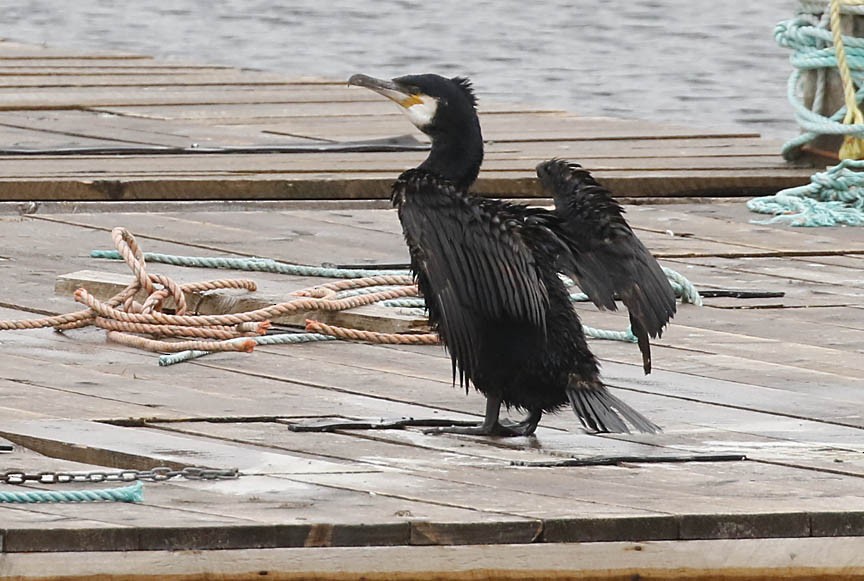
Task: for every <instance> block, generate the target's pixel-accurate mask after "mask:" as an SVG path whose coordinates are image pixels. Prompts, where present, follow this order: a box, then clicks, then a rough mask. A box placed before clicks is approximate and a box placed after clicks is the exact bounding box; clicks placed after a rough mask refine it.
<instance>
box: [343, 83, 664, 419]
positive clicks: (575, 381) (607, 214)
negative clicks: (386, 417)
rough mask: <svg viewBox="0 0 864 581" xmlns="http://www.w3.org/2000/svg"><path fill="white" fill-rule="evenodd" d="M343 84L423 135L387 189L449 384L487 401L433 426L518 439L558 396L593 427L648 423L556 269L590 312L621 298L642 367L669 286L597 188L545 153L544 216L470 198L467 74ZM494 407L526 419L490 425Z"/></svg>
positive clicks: (479, 149) (474, 122)
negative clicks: (418, 149) (607, 374)
mask: <svg viewBox="0 0 864 581" xmlns="http://www.w3.org/2000/svg"><path fill="white" fill-rule="evenodd" d="M348 82H349V84H350V85H357V86H361V87H366V88H369V89H371V90H373V91H376V92H378V93H380V94H382V95H384V96H385V97H387V98H389V99H391V100H393V101H395V102H396V103H398V104H399V105H400V106H401V107H402V109H403V110H404V111H405V113H406V114H407V115H408V118H409V119H410V120H411V122H412V123H414V125H416V126H417V127H418V128H419V129H420V130H421V131H423V132H424V133H425V134H426V135H428V136H429V137H430V139H431V141H432V147H431V152H430V154H429V156H428V157H427V158H426V160H425V161H424V162H423V163H421V164H420V166H418V167H417V168H414V169H410V170H408V171H406V172H404V173H402V175H400V176H399V178H398V179H397V180H396V182H395V183H394V184H393V188H392V202H393V205H394V206H395V207H396V208H397V209H398V213H399V220H400V222H401V223H402V229H403V233H404V236H405V240H406V242H407V243H408V249H409V252H410V256H411V269H412V271H413V272H414V274H415V276H416V279H417V285H418V287H419V289H420V292H421V293H422V294H423V296H424V297H425V298H426V305H427V309H428V313H429V321H430V323H431V325H432V326H433V328H434V329H436V330H437V331H438V334H439V335H440V337H441V341H442V342H443V343H444V345H445V346H446V348H447V350H448V351H449V353H450V357H451V360H452V364H453V379H454V381H455V379H456V377H457V375H458V377H459V380H460V383H461V384H462V385H464V386H466V388H467V386H468V382H470V383H471V384H473V385H474V387H475V388H476V389H478V390H479V391H481V392H482V393H483V394H484V395H485V396H486V415H485V418H484V420H483V422H482V423H480V424H478V425H476V426H467V427H466V426H461V427H448V428H442V429H440V430H439V431H448V432H455V433H467V434H480V435H495V436H517V435H530V434H532V433H533V432H534V430H535V429H536V427H537V424H538V423H539V421H540V418H541V416H542V414H543V412H551V411H556V410H558V409H560V408H561V407H563V406H565V405H567V404H568V403H569V404H570V406H571V407H572V408H573V411H574V412H575V413H576V415H577V416H578V418H579V419H580V420H581V422H582V424H583V425H584V426H585V427H586V428H588V429H589V430H592V431H595V432H628V431H629V428H628V423H629V424H630V425H631V426H632V427H633V428H635V429H637V430H639V431H643V432H655V431H657V430H658V429H659V428H658V427H657V426H656V425H655V424H653V423H652V422H651V421H650V420H648V419H647V418H645V417H644V416H642V415H641V414H640V413H639V412H637V411H636V410H634V409H633V408H631V407H630V406H628V405H627V404H625V403H624V402H622V401H621V400H620V399H618V398H617V397H615V396H614V395H612V394H611V393H610V392H609V391H608V390H607V389H606V387H605V386H604V385H603V382H602V381H601V379H600V374H599V365H598V362H597V360H596V358H595V357H594V355H593V354H592V353H591V351H590V350H589V349H588V345H587V343H586V340H585V336H584V334H583V331H582V325H581V323H580V321H579V317H578V316H577V314H576V312H575V310H574V309H573V308H572V305H571V302H570V297H569V294H568V291H567V289H566V287H565V286H564V283H563V282H562V280H561V278H560V276H559V272H560V273H565V274H569V275H571V276H573V277H574V278H576V280H577V281H578V283H579V285H580V287H581V288H582V290H583V291H584V292H585V293H587V294H588V296H589V297H590V298H591V300H592V301H593V302H594V303H595V304H596V305H597V306H598V307H600V308H605V309H615V299H616V298H620V299H621V300H622V301H623V302H624V304H625V305H626V306H627V307H628V309H629V310H630V320H631V325H632V329H633V332H634V334H635V335H636V336H637V337H638V339H639V346H640V349H641V351H642V353H643V363H644V367H645V371H646V373H647V372H649V371H650V345H649V343H648V337H649V336H651V337H656V336H658V335H659V334H660V332H661V331H662V330H663V327H664V326H665V325H666V323H667V322H668V321H669V319H670V318H671V317H672V316H673V314H674V313H675V295H674V293H673V291H672V288H671V287H670V285H669V282H668V280H667V279H666V277H665V275H664V274H663V271H662V269H661V268H660V266H659V265H658V264H657V262H656V260H655V259H654V257H653V256H651V254H650V252H648V250H647V249H646V248H645V247H644V246H643V245H642V243H641V242H640V241H639V240H638V239H637V238H636V236H635V235H634V234H633V231H632V230H631V229H630V227H629V226H628V225H627V223H626V221H625V220H624V218H623V216H622V209H621V206H620V205H618V203H617V202H616V201H615V200H614V199H613V198H612V197H611V195H610V194H609V192H608V191H607V190H605V189H603V188H602V187H601V186H600V185H599V184H597V183H596V182H595V181H594V180H593V178H592V177H591V176H590V174H589V173H588V172H587V171H585V170H583V169H581V168H580V167H579V166H578V165H576V164H571V163H567V162H565V161H561V160H551V161H548V162H544V163H541V164H540V165H538V166H537V173H538V176H539V178H540V181H541V183H542V184H543V186H544V188H545V189H546V190H547V191H548V192H549V193H550V194H551V195H552V197H553V198H554V199H555V210H554V211H551V210H546V209H544V208H532V207H528V206H523V205H517V204H511V203H508V202H504V201H500V200H493V199H487V198H480V197H476V196H473V195H471V194H470V193H468V188H469V187H470V186H471V184H472V183H473V182H474V181H475V180H476V179H477V175H478V172H479V170H480V165H481V163H482V161H483V137H482V134H481V130H480V123H479V120H478V116H477V111H476V103H477V102H476V98H475V96H474V93H473V90H472V88H471V83H470V82H469V81H468V80H467V79H464V78H459V77H456V78H453V79H448V78H445V77H442V76H439V75H434V74H424V75H409V76H404V77H399V78H396V79H393V80H392V81H386V80H381V79H375V78H372V77H369V76H366V75H354V76H352V77H351V78H350V79H349V81H348ZM501 404H504V405H505V406H507V407H508V408H510V407H515V408H517V409H520V410H525V411H527V413H528V415H527V417H526V418H525V419H524V420H523V421H521V422H519V423H512V422H508V421H506V420H505V421H499V414H500V408H501Z"/></svg>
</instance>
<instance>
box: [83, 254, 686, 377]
mask: <svg viewBox="0 0 864 581" xmlns="http://www.w3.org/2000/svg"><path fill="white" fill-rule="evenodd" d="M90 256H91V257H92V258H106V259H111V260H119V259H120V258H121V256H120V253H119V252H117V251H115V250H93V251H92V252H91V253H90ZM144 260H146V261H148V262H156V263H163V264H172V265H175V266H186V267H198V268H229V269H234V270H252V271H259V272H275V273H280V274H292V275H298V276H320V277H326V278H362V277H367V276H391V275H406V274H409V271H407V270H364V269H348V268H330V267H319V266H306V265H299V264H289V263H285V262H277V261H275V260H271V259H264V258H227V257H201V256H175V255H172V254H159V253H155V252H145V253H144ZM663 271H664V272H665V273H666V276H667V277H669V280H670V283H671V284H672V287H673V288H674V289H675V293H676V296H680V297H682V300H683V301H684V302H689V303H693V304H696V305H701V304H702V299H701V297H700V296H699V293H698V291H697V290H696V287H694V286H693V284H692V283H691V282H690V281H689V280H687V279H686V278H685V277H684V276H682V275H681V274H679V273H677V272H675V271H674V270H672V269H669V268H666V267H663ZM561 278H562V280H563V281H564V282H565V284H568V286H569V285H573V281H572V280H571V279H570V278H568V277H566V276H563V275H562V276H561ZM388 288H395V287H388V286H377V287H370V288H361V289H351V290H347V291H342V292H340V293H338V294H337V297H338V298H346V297H349V296H357V295H363V294H369V293H373V292H380V291H382V290H386V289H388ZM570 298H571V300H573V301H574V302H576V301H587V300H588V295H586V294H585V293H581V292H579V293H572V294H571V295H570ZM380 304H382V305H384V306H388V307H403V308H415V309H422V308H425V302H424V300H423V299H422V298H402V299H391V300H386V301H381V303H380ZM582 328H583V330H584V332H585V334H586V335H587V336H589V337H594V338H597V339H606V340H612V341H627V342H635V341H636V337H635V335H633V333H632V331H631V330H630V329H629V328H628V329H627V330H625V331H609V330H605V329H596V328H594V327H589V326H587V325H583V326H582ZM247 339H248V338H246V337H244V338H241V339H233V340H234V341H245V340H247ZM252 340H253V341H255V343H256V344H257V345H284V344H297V343H308V342H311V341H333V340H337V338H336V337H331V336H330V335H321V334H318V333H287V334H280V335H264V336H260V337H252ZM210 353H211V352H210V351H198V350H190V351H181V352H179V353H170V354H167V355H162V356H161V357H159V365H160V366H163V367H167V366H170V365H175V364H177V363H181V362H184V361H190V360H192V359H197V358H199V357H204V356H205V355H209V354H210Z"/></svg>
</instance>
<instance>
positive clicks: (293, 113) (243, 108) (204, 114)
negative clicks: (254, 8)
mask: <svg viewBox="0 0 864 581" xmlns="http://www.w3.org/2000/svg"><path fill="white" fill-rule="evenodd" d="M0 64H2V63H0ZM0 70H2V68H0ZM285 82H286V83H291V84H296V82H295V81H294V80H292V79H286V81H285ZM96 110H98V111H103V112H107V113H112V114H116V115H122V116H130V117H141V118H149V119H160V120H172V121H174V120H205V121H210V122H219V123H246V122H254V123H263V122H264V121H265V120H266V119H271V118H277V119H278V118H283V117H306V116H311V117H325V116H334V117H347V116H359V115H375V116H378V115H387V116H401V115H402V113H401V112H400V111H399V109H398V108H397V107H396V106H394V105H393V104H392V103H389V102H387V101H386V100H384V99H378V100H370V101H357V102H352V103H350V105H349V104H345V103H338V102H335V103H331V102H327V101H320V102H309V103H293V104H292V105H291V106H290V107H286V106H284V105H276V104H270V103H253V104H230V103H226V104H221V105H220V104H213V105H195V104H190V105H185V106H182V107H179V106H176V105H158V104H156V105H150V106H130V107H110V106H109V107H99V108H98V109H96ZM527 112H536V113H551V112H553V111H550V110H547V109H542V108H537V107H532V106H525V105H512V104H508V103H498V102H494V101H490V102H488V103H484V104H483V106H482V107H481V108H480V114H481V115H487V114H507V113H519V114H525V113H527ZM554 112H557V113H561V112H560V111H554ZM775 153H776V152H775Z"/></svg>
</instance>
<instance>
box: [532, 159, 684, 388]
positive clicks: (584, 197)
mask: <svg viewBox="0 0 864 581" xmlns="http://www.w3.org/2000/svg"><path fill="white" fill-rule="evenodd" d="M537 174H538V176H539V177H540V179H541V182H543V185H544V187H546V188H547V190H549V191H550V193H552V195H553V197H554V198H555V211H556V213H557V214H558V215H559V216H560V218H561V225H560V228H561V231H562V236H561V238H562V240H564V241H565V243H566V244H567V245H568V246H569V247H570V250H571V253H572V264H570V265H567V268H566V269H567V270H569V271H571V273H572V274H573V275H574V276H575V278H576V279H577V282H578V283H579V286H580V287H581V288H582V290H583V291H584V292H585V294H587V295H588V297H589V298H590V299H591V300H592V301H593V302H594V304H595V305H597V306H598V307H599V308H603V309H610V310H615V309H616V306H615V299H616V298H619V299H620V300H621V301H622V302H623V303H624V305H625V306H626V307H627V309H628V310H629V312H630V325H631V329H632V331H633V334H634V335H636V337H637V339H638V342H639V349H640V351H641V352H642V361H643V367H644V369H645V373H650V371H651V346H650V343H649V337H659V336H660V334H661V333H662V331H663V328H664V327H665V326H666V324H667V323H668V322H669V320H670V319H671V318H672V317H673V316H674V314H675V309H676V304H675V292H674V290H673V289H672V286H671V285H670V284H669V280H668V279H667V277H666V275H665V274H664V272H663V269H662V268H661V267H660V265H659V264H658V263H657V260H656V259H655V258H654V256H652V255H651V253H650V252H649V251H648V249H647V248H645V245H644V244H642V242H641V241H640V240H639V238H637V237H636V235H635V234H634V233H633V230H631V228H630V226H629V225H628V224H627V222H626V221H625V220H624V216H623V210H622V208H621V206H620V205H619V204H618V203H617V202H616V201H615V200H614V198H613V197H612V195H611V194H610V193H609V191H608V190H606V189H605V188H603V187H602V186H600V185H599V184H598V183H597V182H596V181H595V180H594V179H593V178H592V177H591V175H590V174H589V173H588V172H587V171H585V170H584V169H582V168H580V167H579V166H578V165H576V164H569V163H567V162H564V161H559V160H552V161H549V162H545V163H543V164H541V165H540V166H538V167H537Z"/></svg>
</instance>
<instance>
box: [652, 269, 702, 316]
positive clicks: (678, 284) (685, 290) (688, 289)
mask: <svg viewBox="0 0 864 581" xmlns="http://www.w3.org/2000/svg"><path fill="white" fill-rule="evenodd" d="M660 268H662V269H663V273H664V274H665V275H666V278H668V279H669V283H670V284H671V285H672V290H674V291H675V296H676V297H680V298H681V302H682V303H690V304H691V305H696V306H697V307H701V306H702V295H700V294H699V291H698V290H697V289H696V285H694V284H693V283H692V282H690V279H688V278H687V277H686V276H684V275H683V274H681V273H680V272H676V271H674V270H672V269H671V268H667V267H665V266H661V267H660Z"/></svg>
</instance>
